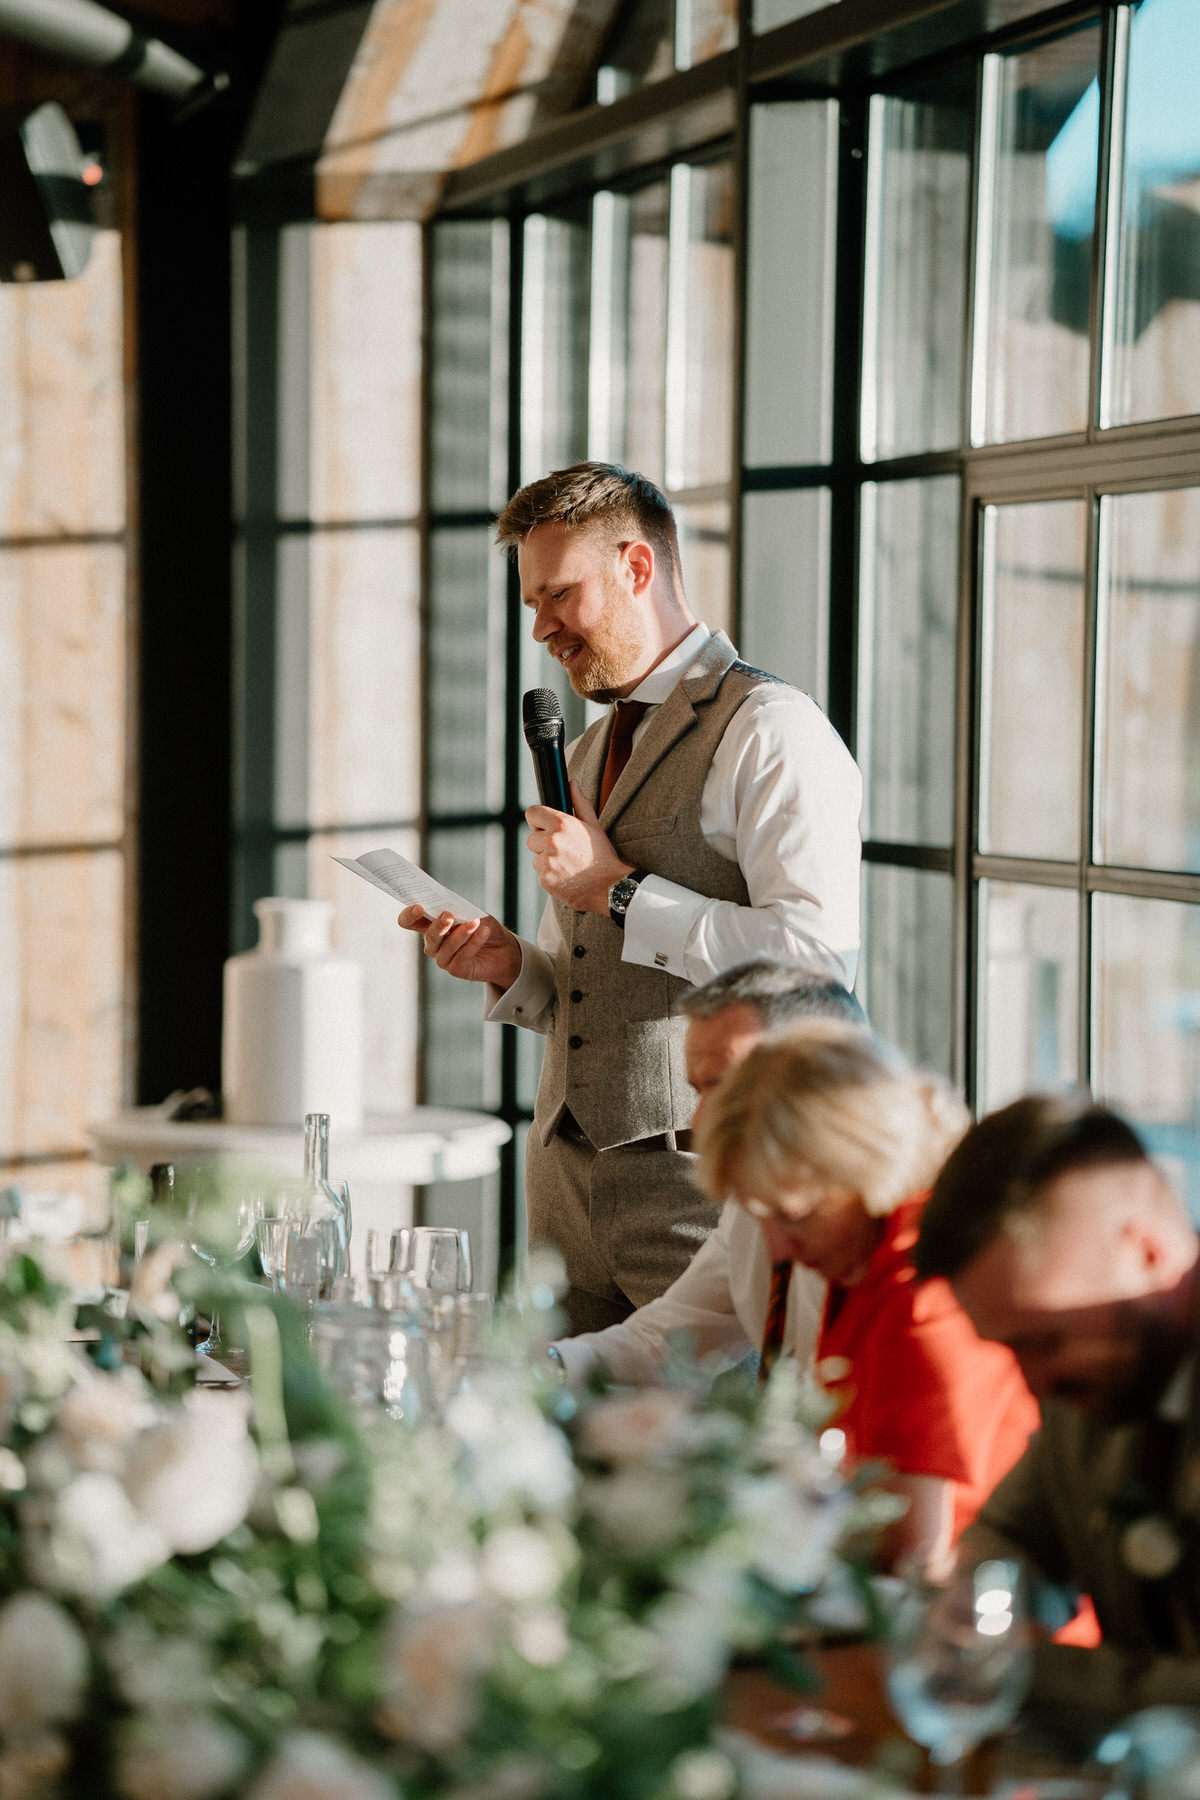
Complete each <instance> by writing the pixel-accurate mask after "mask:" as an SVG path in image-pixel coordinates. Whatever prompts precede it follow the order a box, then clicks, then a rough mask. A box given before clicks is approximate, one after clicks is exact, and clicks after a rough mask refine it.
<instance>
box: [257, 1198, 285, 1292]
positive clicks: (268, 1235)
mask: <svg viewBox="0 0 1200 1800" xmlns="http://www.w3.org/2000/svg"><path fill="white" fill-rule="evenodd" d="M290 1224H291V1221H290V1220H288V1219H286V1218H272V1217H270V1216H268V1215H261V1216H260V1217H259V1218H258V1219H257V1220H256V1221H255V1226H254V1231H255V1236H256V1238H257V1240H258V1260H259V1262H260V1263H261V1264H262V1272H263V1274H264V1275H265V1276H266V1278H267V1280H268V1281H269V1282H270V1284H271V1286H272V1287H273V1288H275V1289H277V1290H278V1289H281V1288H282V1287H283V1277H284V1263H285V1262H286V1260H287V1241H288V1231H289V1228H290Z"/></svg>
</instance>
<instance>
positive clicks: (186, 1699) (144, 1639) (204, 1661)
mask: <svg viewBox="0 0 1200 1800" xmlns="http://www.w3.org/2000/svg"><path fill="white" fill-rule="evenodd" d="M107 1656H108V1662H109V1665H110V1667H111V1668H112V1671H113V1674H114V1676H115V1678H116V1684H117V1687H118V1689H119V1690H120V1692H121V1694H122V1696H123V1697H124V1699H126V1700H127V1701H128V1702H129V1704H130V1706H132V1707H133V1708H134V1710H135V1711H137V1712H175V1713H184V1712H187V1711H188V1709H189V1708H190V1707H195V1706H199V1705H202V1704H203V1703H204V1699H205V1695H206V1693H207V1692H208V1688H209V1684H210V1682H211V1680H212V1674H213V1667H212V1660H211V1655H210V1653H209V1651H208V1650H207V1649H206V1648H204V1647H203V1646H202V1645H201V1644H199V1643H197V1641H196V1640H195V1638H190V1637H182V1636H180V1635H179V1634H178V1633H175V1632H170V1633H166V1634H164V1635H162V1636H159V1635H158V1634H157V1633H156V1632H154V1631H152V1630H151V1629H150V1627H149V1626H148V1625H146V1624H145V1623H144V1622H143V1621H142V1620H140V1619H132V1620H130V1622H129V1623H128V1624H127V1625H123V1626H119V1627H118V1628H117V1630H116V1631H114V1632H113V1633H112V1634H111V1635H110V1637H109V1639H108V1644H107Z"/></svg>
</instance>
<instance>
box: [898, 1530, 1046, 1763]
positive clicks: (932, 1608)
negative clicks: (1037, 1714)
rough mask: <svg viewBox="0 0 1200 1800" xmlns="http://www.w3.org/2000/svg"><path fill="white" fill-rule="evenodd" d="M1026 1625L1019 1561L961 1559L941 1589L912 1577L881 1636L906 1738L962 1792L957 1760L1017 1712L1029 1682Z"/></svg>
mask: <svg viewBox="0 0 1200 1800" xmlns="http://www.w3.org/2000/svg"><path fill="white" fill-rule="evenodd" d="M1029 1675H1030V1650H1029V1632H1028V1626H1027V1622H1026V1617H1025V1607H1024V1602H1023V1596H1022V1592H1021V1576H1020V1568H1019V1565H1018V1564H1017V1563H1016V1562H1015V1561H1012V1560H1010V1559H1008V1558H993V1559H989V1560H988V1561H985V1562H979V1563H975V1564H971V1563H969V1562H964V1563H960V1564H959V1566H958V1568H957V1569H956V1570H955V1571H954V1573H953V1574H952V1575H951V1577H950V1579H949V1580H948V1581H947V1582H946V1583H945V1584H944V1585H942V1586H940V1587H933V1586H930V1585H927V1584H923V1583H915V1584H910V1586H909V1587H908V1588H907V1589H906V1591H905V1593H904V1595H903V1596H902V1598H901V1599H900V1601H899V1603H898V1605H897V1608H896V1612H895V1615H894V1617H893V1620H892V1626H891V1630H890V1633H889V1643H888V1649H887V1686H888V1694H889V1697H890V1699H891V1702H892V1709H893V1711H894V1712H895V1714H896V1716H897V1718H898V1719H899V1720H900V1723H901V1724H902V1725H903V1726H904V1729H905V1731H907V1733H908V1735H909V1737H911V1738H913V1739H914V1740H915V1741H916V1742H917V1743H918V1744H923V1745H924V1746H925V1748H926V1749H927V1750H928V1751H929V1760H930V1761H931V1762H932V1763H933V1765H934V1767H935V1769H936V1770H937V1772H938V1792H939V1793H942V1794H961V1792H962V1769H963V1762H964V1760H965V1758H966V1757H967V1756H969V1754H970V1753H971V1751H972V1750H974V1749H975V1747H976V1745H978V1744H980V1743H982V1742H983V1740H984V1738H986V1737H991V1736H992V1735H993V1734H994V1733H995V1732H997V1731H1000V1730H1001V1729H1002V1728H1003V1727H1004V1726H1005V1725H1008V1724H1010V1723H1011V1722H1012V1720H1013V1719H1014V1718H1015V1717H1016V1715H1017V1713H1018V1712H1019V1711H1020V1708H1021V1703H1022V1701H1023V1700H1024V1698H1025V1695H1026V1692H1027V1691H1028V1688H1029Z"/></svg>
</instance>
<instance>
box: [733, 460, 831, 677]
mask: <svg viewBox="0 0 1200 1800" xmlns="http://www.w3.org/2000/svg"><path fill="white" fill-rule="evenodd" d="M738 636H739V639H740V643H739V648H740V649H741V652H742V655H743V656H744V657H745V658H746V659H747V661H748V662H751V663H753V664H754V665H755V666H756V667H757V668H761V669H768V670H769V671H770V673H771V674H772V675H780V676H782V677H783V679H784V680H785V681H790V682H792V683H793V685H794V686H796V687H798V688H803V689H804V691H805V693H808V694H811V695H812V697H813V699H814V700H816V701H817V703H818V705H820V706H824V705H825V703H826V700H827V698H828V693H829V489H828V488H800V489H797V490H796V491H794V492H791V493H789V492H783V493H774V494H772V493H767V494H746V495H745V496H744V498H743V500H742V617H741V625H740V628H739V632H738Z"/></svg>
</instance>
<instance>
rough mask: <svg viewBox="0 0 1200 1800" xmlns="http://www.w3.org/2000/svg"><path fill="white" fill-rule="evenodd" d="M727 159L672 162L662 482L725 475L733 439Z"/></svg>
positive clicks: (682, 484)
mask: <svg viewBox="0 0 1200 1800" xmlns="http://www.w3.org/2000/svg"><path fill="white" fill-rule="evenodd" d="M733 215H734V184H733V169H732V165H731V164H730V163H727V162H720V163H710V164H708V165H707V166H705V167H704V168H693V167H692V166H691V165H690V164H688V163H677V164H676V165H675V167H674V168H673V169H672V170H671V227H670V252H669V255H670V267H669V270H668V288H667V306H668V323H667V457H666V462H667V483H668V486H669V487H671V488H675V489H678V488H691V487H703V486H705V485H707V484H709V483H713V482H719V483H724V482H727V481H728V480H729V479H730V476H731V474H732V472H733V471H732V447H733V438H732V430H733Z"/></svg>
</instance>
